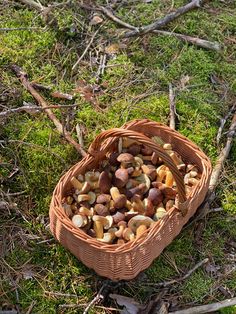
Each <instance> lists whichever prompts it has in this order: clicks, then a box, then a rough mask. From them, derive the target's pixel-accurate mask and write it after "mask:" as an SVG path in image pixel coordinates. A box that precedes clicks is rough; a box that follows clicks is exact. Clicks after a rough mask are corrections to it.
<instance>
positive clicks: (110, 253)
mask: <svg viewBox="0 0 236 314" xmlns="http://www.w3.org/2000/svg"><path fill="white" fill-rule="evenodd" d="M155 135H156V136H160V137H161V138H162V139H163V140H164V141H165V142H169V143H171V144H172V147H173V149H174V150H175V151H177V152H178V153H179V154H180V155H181V156H182V159H183V160H184V161H185V162H191V163H192V164H196V165H197V167H198V168H199V170H200V171H201V173H202V177H201V180H200V182H199V183H198V184H197V185H196V187H195V188H194V189H193V190H192V192H191V194H190V195H189V196H188V199H187V200H186V196H185V190H184V183H183V179H182V177H181V175H180V174H179V171H178V169H177V167H176V166H175V165H174V163H173V162H172V159H171V158H170V157H169V155H167V154H166V153H165V151H164V150H163V149H162V148H161V147H160V146H158V145H157V144H155V143H154V142H153V141H152V140H150V138H151V137H152V136H155ZM120 136H125V137H130V138H133V139H135V140H137V141H139V142H140V143H143V144H145V145H147V146H149V147H151V148H152V149H153V151H156V152H157V153H158V154H159V156H160V157H161V158H162V159H163V161H164V162H165V164H166V165H167V166H168V167H169V168H170V170H171V172H172V173H173V176H174V178H175V181H176V184H177V189H178V194H179V201H180V204H179V210H178V209H176V208H173V209H171V210H170V211H169V212H168V215H166V216H165V217H164V218H163V219H161V220H160V221H158V222H156V224H155V226H154V227H152V228H151V229H148V230H147V231H145V232H144V233H143V235H142V236H141V237H140V238H139V239H137V240H135V241H133V242H128V243H126V244H123V245H116V244H113V245H111V244H104V243H102V242H99V241H97V240H96V239H93V238H91V237H90V236H88V235H87V234H85V233H84V232H83V231H81V230H80V229H76V228H74V226H73V225H72V222H71V220H70V219H69V218H68V217H67V216H66V215H65V213H64V210H63V209H62V207H61V205H60V204H61V201H62V198H63V196H64V195H65V194H66V192H67V191H68V190H69V189H70V188H71V184H70V178H71V177H72V176H74V175H78V174H79V173H84V172H86V171H87V170H89V169H92V168H96V166H97V164H98V163H99V161H100V160H101V159H103V158H105V155H106V153H107V152H112V151H114V150H115V149H116V146H117V141H118V138H119V137H120ZM210 174H211V163H210V161H209V159H208V158H207V157H206V155H205V154H204V153H203V152H202V151H201V150H200V149H199V148H198V147H197V146H196V145H195V144H194V143H192V142H191V141H189V140H188V139H187V138H185V137H184V136H182V135H180V134H179V133H178V132H176V131H174V130H172V129H170V128H169V127H167V126H165V125H163V124H160V123H157V122H154V121H150V120H134V121H132V122H130V123H128V124H126V125H125V126H123V128H120V129H112V130H108V131H105V132H102V133H101V134H100V135H99V136H98V137H97V138H96V139H95V140H94V142H93V143H92V144H91V146H90V148H89V154H88V155H87V156H86V157H85V158H83V159H82V160H81V161H80V162H79V163H77V164H76V165H74V166H73V167H72V168H71V169H70V170H69V171H68V172H67V173H66V174H65V175H64V176H63V177H62V178H61V179H60V181H59V182H58V184H57V186H56V188H55V190H54V193H53V197H52V201H51V206H50V228H51V231H52V233H53V234H54V236H55V237H56V238H57V239H58V241H59V242H60V243H61V244H62V245H63V246H64V247H66V248H68V249H69V250H70V251H71V252H72V253H73V254H74V255H75V256H76V257H77V258H78V259H80V260H81V261H82V262H83V263H84V264H85V265H87V266H88V267H90V268H92V269H94V270H95V271H96V272H97V273H98V274H99V275H101V276H105V277H108V278H110V279H112V280H121V279H126V280H127V279H132V278H134V277H135V276H136V275H137V274H138V273H139V272H140V271H142V270H144V269H146V268H147V267H148V266H149V265H150V264H151V263H152V261H153V260H154V259H155V258H156V257H157V256H158V255H160V253H161V252H162V251H163V249H164V248H165V247H166V246H167V245H168V244H169V243H171V241H172V240H173V239H174V238H175V237H176V236H177V235H178V234H179V232H180V231H181V229H182V227H183V225H184V224H185V223H186V222H187V221H188V220H189V218H190V217H191V216H192V215H194V213H195V211H196V210H197V208H198V206H199V205H200V204H201V203H202V201H203V200H204V197H205V195H206V192H207V189H208V185H209V179H210ZM180 211H182V213H184V214H186V215H183V214H182V213H181V212H180Z"/></svg>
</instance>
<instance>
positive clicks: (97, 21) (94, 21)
mask: <svg viewBox="0 0 236 314" xmlns="http://www.w3.org/2000/svg"><path fill="white" fill-rule="evenodd" d="M102 22H103V19H102V18H101V16H99V15H94V16H93V17H92V19H91V21H90V25H98V24H101V23H102Z"/></svg>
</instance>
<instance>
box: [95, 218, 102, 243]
mask: <svg viewBox="0 0 236 314" xmlns="http://www.w3.org/2000/svg"><path fill="white" fill-rule="evenodd" d="M93 229H94V232H95V234H96V238H97V239H102V238H103V234H104V232H103V223H102V222H101V221H100V220H95V221H94V223H93Z"/></svg>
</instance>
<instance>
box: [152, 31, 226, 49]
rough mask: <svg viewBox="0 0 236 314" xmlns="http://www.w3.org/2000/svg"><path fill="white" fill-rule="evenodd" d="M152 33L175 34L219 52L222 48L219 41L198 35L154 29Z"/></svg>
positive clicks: (180, 38)
mask: <svg viewBox="0 0 236 314" xmlns="http://www.w3.org/2000/svg"><path fill="white" fill-rule="evenodd" d="M152 33H154V34H160V35H167V36H174V37H176V38H178V39H179V40H182V41H185V42H188V43H190V44H193V45H195V46H198V47H201V48H205V49H210V50H215V51H217V52H219V51H220V50H221V46H220V44H219V43H218V42H212V41H209V40H205V39H201V38H198V37H192V36H188V35H183V34H179V33H174V32H167V31H162V30H154V31H152Z"/></svg>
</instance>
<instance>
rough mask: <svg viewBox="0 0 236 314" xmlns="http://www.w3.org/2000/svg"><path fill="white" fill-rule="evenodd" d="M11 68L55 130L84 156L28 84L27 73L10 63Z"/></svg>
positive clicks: (81, 150)
mask: <svg viewBox="0 0 236 314" xmlns="http://www.w3.org/2000/svg"><path fill="white" fill-rule="evenodd" d="M11 69H12V70H13V71H14V73H15V74H16V76H17V77H18V78H19V80H20V81H21V83H22V85H23V86H24V87H25V89H26V90H28V92H30V94H31V95H32V96H33V97H34V98H35V99H36V100H37V102H38V103H39V104H40V106H41V107H42V108H45V111H46V113H47V115H48V117H49V119H50V120H51V121H52V122H53V123H54V125H55V126H56V129H57V131H58V132H59V133H60V134H61V135H63V136H64V137H65V139H66V140H67V141H68V142H69V143H70V144H71V145H73V146H74V147H75V149H76V150H77V151H78V152H79V153H80V154H81V155H82V156H83V157H84V156H86V152H85V151H84V149H83V148H82V147H81V146H80V145H79V144H78V143H77V142H76V141H75V140H74V139H73V138H72V137H71V135H70V133H69V132H68V131H67V130H65V129H64V128H63V126H62V124H61V122H60V121H59V120H58V119H57V117H56V116H55V114H54V113H53V112H52V111H51V109H46V107H48V104H47V102H46V101H45V99H44V98H43V97H42V96H41V95H40V94H39V93H38V92H37V91H36V90H35V89H34V88H33V87H32V85H31V84H30V82H29V80H28V78H27V74H26V73H25V72H24V71H23V70H22V69H21V68H20V67H18V66H17V65H12V66H11Z"/></svg>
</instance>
